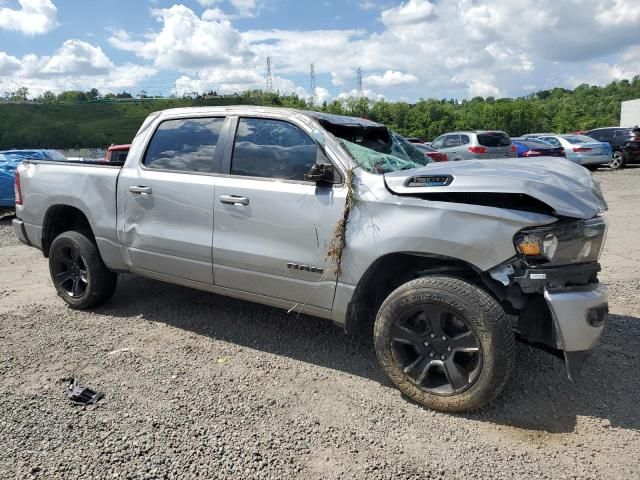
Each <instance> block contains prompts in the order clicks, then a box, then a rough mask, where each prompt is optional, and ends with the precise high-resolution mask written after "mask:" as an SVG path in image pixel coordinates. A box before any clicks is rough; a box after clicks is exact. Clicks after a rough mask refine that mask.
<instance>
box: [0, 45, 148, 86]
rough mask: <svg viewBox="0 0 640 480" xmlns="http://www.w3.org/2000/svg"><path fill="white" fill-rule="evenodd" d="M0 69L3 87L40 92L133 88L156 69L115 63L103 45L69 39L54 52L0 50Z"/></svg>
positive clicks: (0, 83)
mask: <svg viewBox="0 0 640 480" xmlns="http://www.w3.org/2000/svg"><path fill="white" fill-rule="evenodd" d="M0 73H2V74H3V77H2V81H1V82H0V87H1V88H2V90H3V91H6V90H12V89H15V88H18V87H23V86H24V87H27V88H29V90H30V92H31V94H33V95H37V94H39V93H42V92H43V91H45V90H53V91H62V90H71V89H88V88H92V87H96V88H98V89H100V90H105V91H118V90H122V89H125V88H132V87H135V86H136V85H138V84H139V83H140V82H141V81H142V80H144V79H146V78H148V77H151V76H153V75H155V73H156V69H154V68H151V67H148V66H142V65H135V64H131V63H125V64H123V65H115V64H114V63H113V62H112V61H111V60H110V59H109V58H108V57H107V56H106V54H105V53H104V52H103V51H102V49H101V48H100V47H96V46H94V45H91V44H90V43H87V42H84V41H82V40H77V39H69V40H67V41H65V42H64V43H63V44H62V46H60V48H58V49H57V50H56V51H55V52H54V54H53V55H51V56H39V55H35V54H32V53H30V54H27V55H24V56H23V57H22V58H17V57H12V56H10V55H7V54H6V53H5V52H0Z"/></svg>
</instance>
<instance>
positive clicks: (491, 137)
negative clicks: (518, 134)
mask: <svg viewBox="0 0 640 480" xmlns="http://www.w3.org/2000/svg"><path fill="white" fill-rule="evenodd" d="M477 135H478V143H479V144H480V145H481V146H483V147H485V148H486V149H487V151H488V152H487V153H489V157H491V158H501V157H515V156H516V153H515V152H512V151H511V138H509V135H507V134H506V133H504V132H482V133H478V134H477Z"/></svg>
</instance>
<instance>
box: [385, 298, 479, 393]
mask: <svg viewBox="0 0 640 480" xmlns="http://www.w3.org/2000/svg"><path fill="white" fill-rule="evenodd" d="M391 347H392V352H393V356H394V358H395V360H396V361H397V362H398V364H399V366H400V368H401V369H402V371H403V372H404V373H405V374H406V375H407V376H408V377H409V378H410V379H411V381H412V382H413V383H415V384H416V385H417V386H418V387H419V388H421V389H424V390H426V391H428V392H430V393H433V394H437V395H451V394H457V393H460V392H463V391H465V390H466V389H468V388H469V387H470V386H471V385H473V383H474V382H475V381H476V379H477V378H478V375H479V373H480V370H481V369H482V347H481V345H480V341H479V339H478V337H477V336H476V335H475V333H474V332H473V330H472V329H471V327H470V325H469V322H468V320H466V319H465V318H463V317H462V316H460V315H459V314H457V313H456V312H454V311H453V310H452V309H451V308H449V307H448V306H446V305H443V304H438V303H425V304H422V305H420V306H418V307H416V308H414V309H412V310H410V311H408V312H407V313H406V314H405V315H403V316H401V317H400V318H398V319H397V320H396V322H395V323H394V325H393V327H392V330H391Z"/></svg>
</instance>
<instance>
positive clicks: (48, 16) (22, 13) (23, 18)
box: [0, 0, 58, 35]
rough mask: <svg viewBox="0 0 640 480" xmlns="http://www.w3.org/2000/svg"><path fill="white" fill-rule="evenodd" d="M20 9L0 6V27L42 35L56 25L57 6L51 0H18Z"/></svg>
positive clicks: (26, 33)
mask: <svg viewBox="0 0 640 480" xmlns="http://www.w3.org/2000/svg"><path fill="white" fill-rule="evenodd" d="M18 3H19V4H20V9H17V10H15V9H12V8H0V28H2V29H5V30H12V31H16V32H20V33H23V34H25V35H42V34H44V33H47V32H50V31H51V30H53V29H54V28H56V27H57V26H58V20H57V18H56V17H57V10H58V9H57V8H56V6H55V5H54V4H53V2H51V0H18Z"/></svg>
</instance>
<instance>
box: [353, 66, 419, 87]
mask: <svg viewBox="0 0 640 480" xmlns="http://www.w3.org/2000/svg"><path fill="white" fill-rule="evenodd" d="M364 83H365V84H366V85H370V86H373V87H397V86H399V85H411V84H414V83H418V77H416V76H415V75H411V74H410V73H402V72H397V71H395V70H387V71H386V72H384V75H371V76H369V77H367V78H365V79H364Z"/></svg>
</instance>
